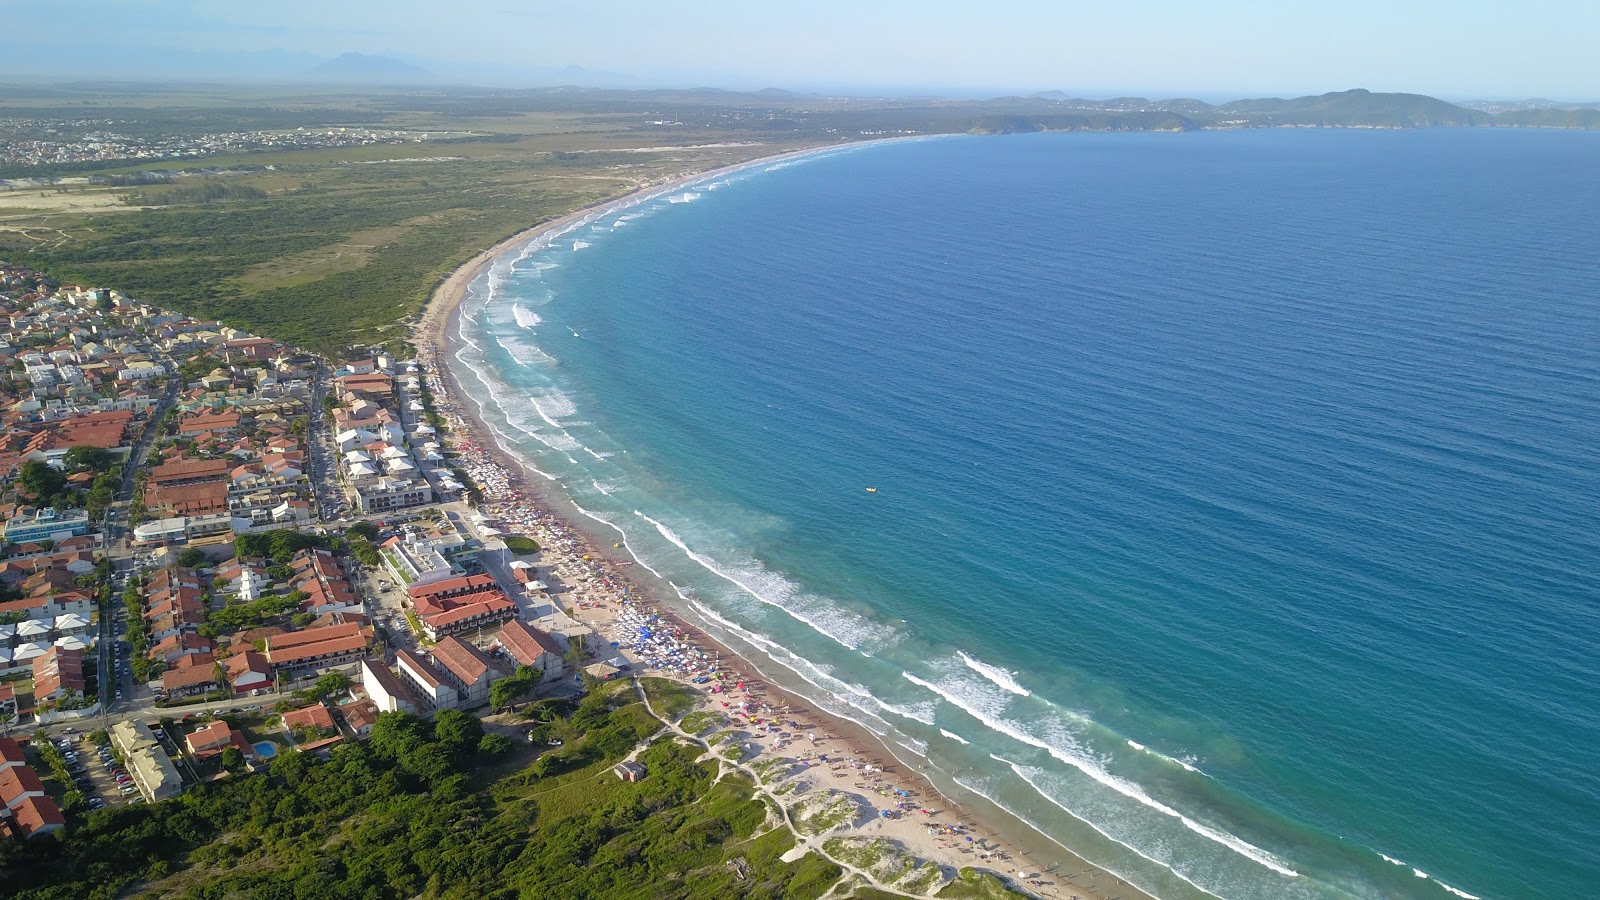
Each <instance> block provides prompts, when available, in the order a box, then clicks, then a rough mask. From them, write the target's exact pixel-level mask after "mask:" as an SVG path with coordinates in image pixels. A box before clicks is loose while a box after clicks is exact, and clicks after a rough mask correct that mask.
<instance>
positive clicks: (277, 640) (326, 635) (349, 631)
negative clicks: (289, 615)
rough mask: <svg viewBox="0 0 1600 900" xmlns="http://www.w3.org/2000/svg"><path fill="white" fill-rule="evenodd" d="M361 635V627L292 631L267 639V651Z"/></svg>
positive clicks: (331, 627)
mask: <svg viewBox="0 0 1600 900" xmlns="http://www.w3.org/2000/svg"><path fill="white" fill-rule="evenodd" d="M360 633H361V626H360V625H356V624H353V623H352V624H349V625H328V626H326V627H323V628H307V629H306V630H305V631H291V632H289V633H287V634H275V635H273V636H271V637H269V638H267V651H268V652H269V653H270V652H273V651H277V650H287V649H288V648H290V647H298V646H301V645H302V644H314V643H317V642H319V641H327V640H333V639H334V638H342V637H350V636H351V635H356V634H360Z"/></svg>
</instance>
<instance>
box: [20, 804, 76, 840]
mask: <svg viewBox="0 0 1600 900" xmlns="http://www.w3.org/2000/svg"><path fill="white" fill-rule="evenodd" d="M11 818H12V821H13V822H15V823H16V827H17V831H18V832H19V833H21V835H22V836H23V837H24V838H27V839H28V840H32V839H34V838H36V837H39V836H40V835H44V834H51V833H53V832H57V831H60V830H61V829H63V828H65V827H66V826H67V819H66V817H65V816H63V815H61V808H60V807H59V806H56V802H55V801H54V800H51V799H50V798H49V797H29V798H28V799H26V800H23V801H22V802H21V803H19V804H17V807H16V809H13V810H12V811H11Z"/></svg>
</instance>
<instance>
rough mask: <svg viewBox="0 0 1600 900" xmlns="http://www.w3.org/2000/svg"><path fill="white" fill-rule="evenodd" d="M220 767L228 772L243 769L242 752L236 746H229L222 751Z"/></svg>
mask: <svg viewBox="0 0 1600 900" xmlns="http://www.w3.org/2000/svg"><path fill="white" fill-rule="evenodd" d="M222 767H223V768H224V769H227V770H228V771H229V772H239V771H242V770H243V769H244V754H243V753H240V752H239V748H238V747H229V748H227V749H226V750H223V751H222Z"/></svg>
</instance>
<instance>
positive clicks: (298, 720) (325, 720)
mask: <svg viewBox="0 0 1600 900" xmlns="http://www.w3.org/2000/svg"><path fill="white" fill-rule="evenodd" d="M283 727H284V728H287V729H289V730H291V731H310V732H313V733H315V734H316V735H317V736H318V737H328V736H330V735H335V734H338V733H339V726H338V725H337V724H335V723H334V721H333V713H332V712H331V711H329V709H328V708H327V707H326V706H323V705H322V704H321V703H316V704H313V705H311V706H308V707H306V708H305V709H297V710H294V711H293V712H286V713H284V714H283Z"/></svg>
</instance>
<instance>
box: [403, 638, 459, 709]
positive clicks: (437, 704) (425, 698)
mask: <svg viewBox="0 0 1600 900" xmlns="http://www.w3.org/2000/svg"><path fill="white" fill-rule="evenodd" d="M395 663H396V665H398V666H399V667H400V675H401V677H402V678H404V679H405V680H406V683H407V684H408V685H409V686H410V687H411V688H412V690H413V691H415V692H416V694H417V697H418V699H419V700H420V701H421V705H420V706H419V707H418V708H417V712H418V713H419V714H427V713H432V712H434V711H436V710H440V709H455V708H456V707H457V706H460V705H461V696H460V694H459V693H458V692H457V691H456V687H455V685H453V684H451V683H450V682H448V681H446V680H445V677H444V675H443V673H441V672H440V671H439V670H438V669H436V668H434V666H433V663H431V662H428V661H427V660H426V659H424V658H423V657H421V656H418V655H417V654H415V653H412V652H411V651H409V650H400V651H397V652H396V653H395Z"/></svg>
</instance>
